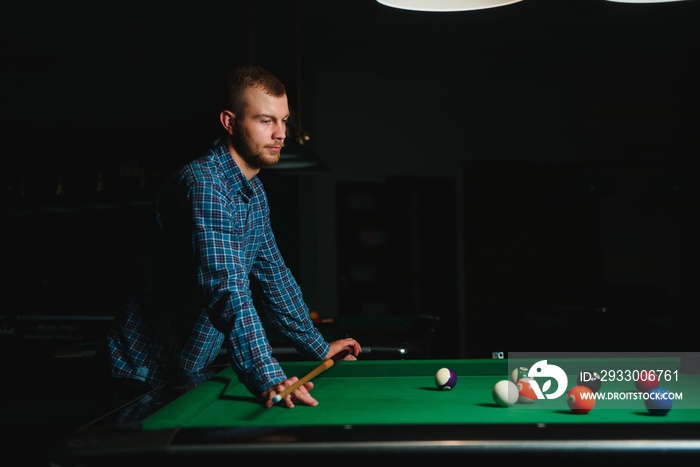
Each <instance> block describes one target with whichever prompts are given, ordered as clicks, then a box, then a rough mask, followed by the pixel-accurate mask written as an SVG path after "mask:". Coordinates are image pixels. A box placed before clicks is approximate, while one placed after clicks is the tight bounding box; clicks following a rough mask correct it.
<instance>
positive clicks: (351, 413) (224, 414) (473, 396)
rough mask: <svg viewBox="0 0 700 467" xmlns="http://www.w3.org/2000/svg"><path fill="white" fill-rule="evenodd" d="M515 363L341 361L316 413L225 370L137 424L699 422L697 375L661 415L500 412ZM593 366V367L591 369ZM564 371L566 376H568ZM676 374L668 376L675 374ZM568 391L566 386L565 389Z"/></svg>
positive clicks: (611, 406)
mask: <svg viewBox="0 0 700 467" xmlns="http://www.w3.org/2000/svg"><path fill="white" fill-rule="evenodd" d="M604 364H607V365H609V366H610V367H611V368H618V367H619V368H634V367H635V365H636V367H639V368H647V367H648V368H668V369H670V370H669V371H675V369H678V367H679V363H678V359H645V360H644V361H643V362H641V363H634V362H610V361H609V360H606V361H605V363H603V361H601V362H600V364H598V363H596V362H592V361H591V360H587V361H585V362H580V363H577V362H565V364H563V366H564V367H565V368H566V369H567V373H570V374H569V379H570V380H571V379H573V380H575V375H576V373H575V372H576V371H580V370H581V369H596V368H598V366H600V367H601V368H602V367H603V365H604ZM317 365H318V362H289V363H286V364H284V365H283V366H284V368H285V371H287V374H288V375H296V376H299V377H301V376H303V375H304V374H306V373H307V372H309V371H311V370H312V369H313V368H315V367H316V366H317ZM514 365H516V366H517V364H516V363H515V362H513V361H511V362H508V361H507V360H398V361H396V360H381V361H353V362H350V361H341V362H338V363H337V364H336V365H334V366H333V367H331V368H330V369H329V370H327V371H325V372H324V373H322V374H320V375H318V376H317V377H316V378H314V380H313V382H314V385H315V387H314V389H313V395H314V397H315V398H316V399H317V400H318V401H319V405H318V406H316V407H307V406H302V405H298V406H296V407H295V408H294V409H291V410H290V409H286V408H282V407H273V408H270V409H265V408H262V407H261V406H260V404H259V403H258V402H257V401H256V400H255V399H254V398H253V397H252V396H251V395H250V394H249V393H248V392H247V390H246V389H245V387H244V386H243V385H242V384H240V383H239V382H238V380H237V378H236V376H235V375H234V373H233V372H232V371H231V370H230V369H226V370H223V371H222V372H221V373H219V374H218V375H217V376H216V377H215V378H214V379H212V380H210V381H207V382H206V383H204V384H202V385H200V386H199V387H197V388H196V389H194V390H193V391H190V392H189V393H187V394H185V395H183V396H182V397H180V398H179V399H177V400H175V401H173V402H171V403H170V404H168V405H167V406H165V407H163V408H162V409H160V410H159V411H158V412H156V413H154V414H153V415H151V416H150V417H148V418H146V419H145V420H144V421H143V429H144V430H157V429H163V428H173V427H188V428H203V427H231V426H241V427H249V426H255V427H258V426H319V425H336V426H337V425H397V424H419V425H423V424H427V425H430V424H570V423H582V424H591V423H592V424H596V423H606V424H608V423H609V424H615V423H621V424H629V423H640V424H642V423H679V424H680V423H698V422H700V401H699V400H700V375H698V374H680V375H679V376H678V377H677V381H675V380H674V381H670V382H667V383H664V387H666V388H667V389H669V390H670V391H673V392H681V393H683V400H677V401H674V406H673V409H672V410H671V411H670V412H669V413H668V414H667V415H665V416H653V415H651V414H649V412H648V411H647V410H646V408H645V406H644V403H643V401H642V400H641V399H640V400H625V401H620V400H615V401H610V400H598V401H596V407H595V408H594V410H593V411H591V412H590V413H588V414H583V415H582V414H574V413H573V412H572V411H571V410H570V409H569V408H568V405H567V403H566V398H565V397H560V398H557V399H553V400H537V401H535V402H534V403H532V404H516V405H514V406H512V407H500V406H498V405H496V404H495V403H494V400H493V397H492V388H493V386H494V384H495V383H496V382H497V381H499V380H501V379H507V378H508V375H509V370H510V368H512V367H513V366H514ZM591 365H595V368H591ZM442 367H449V368H452V369H453V370H454V371H455V372H456V373H457V375H458V381H457V384H456V386H455V387H454V389H452V390H451V391H441V390H438V389H437V388H436V386H435V383H434V375H435V372H436V371H437V370H438V369H440V368H442ZM569 370H571V371H569ZM675 374H677V373H674V375H675ZM573 385H574V384H569V387H571V386H573ZM634 389H635V388H634V384H633V383H631V382H624V381H618V382H607V383H605V384H604V386H603V388H601V391H607V392H616V393H625V392H628V391H634Z"/></svg>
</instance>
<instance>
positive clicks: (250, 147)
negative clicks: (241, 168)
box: [231, 125, 280, 169]
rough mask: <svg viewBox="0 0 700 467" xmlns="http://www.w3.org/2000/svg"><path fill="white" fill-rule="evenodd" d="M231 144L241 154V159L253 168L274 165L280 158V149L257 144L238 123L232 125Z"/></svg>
mask: <svg viewBox="0 0 700 467" xmlns="http://www.w3.org/2000/svg"><path fill="white" fill-rule="evenodd" d="M231 145H232V146H233V148H234V149H235V150H236V152H237V153H238V155H239V156H241V159H243V160H244V161H245V163H246V164H248V166H250V167H251V168H254V169H261V168H263V167H268V166H271V165H275V164H277V163H278V162H279V160H280V151H277V150H275V151H272V150H271V149H269V148H267V147H265V146H260V145H258V144H257V143H255V141H254V140H253V139H252V138H251V137H250V136H249V135H248V133H246V132H245V130H244V129H243V128H242V127H241V126H240V125H235V126H234V127H233V134H232V135H231Z"/></svg>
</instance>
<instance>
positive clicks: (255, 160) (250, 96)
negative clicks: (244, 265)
mask: <svg viewBox="0 0 700 467" xmlns="http://www.w3.org/2000/svg"><path fill="white" fill-rule="evenodd" d="M246 100H247V102H248V106H247V107H246V110H245V115H242V116H239V115H237V116H236V122H235V124H234V125H233V133H232V135H231V142H232V144H233V147H234V148H235V149H236V152H237V153H238V154H239V155H240V156H241V158H242V159H243V160H244V161H245V162H246V164H248V165H249V166H250V167H251V168H255V169H259V168H262V167H265V166H269V165H275V164H276V163H277V162H279V158H280V151H281V150H282V146H283V145H284V138H285V136H286V131H287V120H288V119H289V104H288V102H287V96H286V95H284V96H282V97H274V96H270V95H269V94H266V93H265V92H263V91H262V90H260V89H258V88H249V89H248V91H247V92H246Z"/></svg>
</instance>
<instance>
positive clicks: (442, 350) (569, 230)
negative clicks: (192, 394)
mask: <svg viewBox="0 0 700 467" xmlns="http://www.w3.org/2000/svg"><path fill="white" fill-rule="evenodd" d="M699 19H700V5H699V2H697V1H694V0H691V1H685V2H672V3H668V4H660V5H628V4H620V3H611V2H605V1H601V0H599V1H594V0H566V1H562V0H524V1H523V2H520V3H517V4H514V5H510V6H506V7H500V8H495V9H491V10H481V11H474V12H460V13H448V14H446V13H420V12H407V11H401V10H393V9H390V8H387V7H383V6H381V5H379V4H377V3H376V2H374V1H373V0H351V1H350V0H348V1H333V2H329V1H322V0H301V1H299V2H290V1H283V0H280V1H277V0H272V1H265V2H258V1H227V2H221V1H215V0H210V1H205V0H200V1H198V2H185V3H179V4H178V3H173V2H129V1H117V2H107V3H105V2H87V1H70V2H38V3H37V2H25V3H13V4H11V5H9V6H5V7H4V9H3V15H2V16H1V17H0V76H1V77H2V78H1V79H2V86H0V102H1V105H0V128H2V135H1V136H2V139H1V140H0V141H1V143H2V145H1V146H0V147H1V148H2V154H3V169H2V182H3V187H4V199H3V206H4V210H3V218H4V224H3V225H4V226H3V244H2V248H3V259H4V261H3V264H4V265H5V276H4V277H5V279H4V281H3V289H2V294H3V302H4V304H3V305H2V319H3V321H2V323H1V329H2V332H3V337H4V339H3V355H6V356H9V357H10V358H8V359H7V360H9V362H4V363H3V364H4V365H5V366H6V367H7V368H9V369H10V370H11V371H9V373H11V374H14V375H16V379H17V380H18V381H19V380H23V384H21V385H17V386H11V388H13V387H14V388H15V391H16V392H17V393H21V394H20V397H21V398H22V397H23V398H26V399H31V398H33V402H32V403H31V404H30V407H31V410H27V407H26V406H23V405H21V404H20V405H17V409H16V412H17V413H16V414H14V413H10V414H9V415H8V417H9V418H8V419H7V420H9V421H8V422H7V423H9V424H10V425H13V426H15V428H16V425H22V424H23V423H25V420H26V414H27V413H28V412H32V411H35V412H36V413H43V414H44V415H45V418H44V421H45V426H44V428H45V429H46V430H47V431H50V432H51V434H53V433H54V430H53V429H52V426H50V425H53V424H55V425H56V426H58V427H59V428H66V427H68V426H71V425H73V424H77V423H78V422H80V421H82V418H83V417H85V416H86V415H87V414H86V413H85V409H84V408H85V404H84V402H85V398H89V397H90V395H89V387H85V386H84V385H80V384H71V385H68V386H62V387H63V392H62V391H60V390H59V389H60V388H56V387H54V388H53V389H52V393H51V394H50V395H47V394H46V391H44V389H42V388H45V384H46V381H45V380H46V378H50V379H58V378H62V377H63V378H64V379H65V375H73V376H74V375H75V373H76V372H85V371H86V369H85V368H84V367H80V368H77V369H75V368H67V367H66V366H58V367H55V368H53V369H51V368H47V367H45V366H43V365H44V362H45V360H34V359H32V357H33V356H35V352H33V351H32V349H36V348H41V349H46V348H47V347H48V348H55V347H57V346H61V347H62V346H66V345H67V346H69V347H70V348H71V349H72V351H73V352H77V353H78V354H81V352H87V353H86V354H89V352H88V351H89V348H90V346H91V345H92V344H94V342H95V341H96V340H97V339H99V338H100V333H99V332H100V330H101V327H100V326H97V328H96V329H93V328H88V327H85V326H82V325H81V324H80V323H81V322H82V321H83V320H86V319H91V320H92V319H93V318H98V320H97V322H98V323H102V324H104V323H105V322H106V320H108V319H109V317H110V316H111V315H113V313H114V312H116V311H117V310H118V309H119V308H120V307H121V304H122V302H123V299H124V295H125V292H126V287H127V285H128V278H129V274H130V270H131V267H132V264H133V260H134V257H135V254H136V251H137V248H138V244H139V241H140V236H141V232H142V226H143V220H144V216H145V207H144V203H145V202H147V200H148V199H149V197H150V194H151V193H152V190H153V189H154V188H155V187H156V186H157V184H158V182H159V180H160V179H161V178H162V177H163V176H164V175H165V174H167V173H169V172H170V171H172V170H173V169H174V168H176V167H177V166H179V165H181V164H182V163H184V162H186V161H188V160H190V159H192V158H193V157H196V156H198V155H200V154H201V153H202V151H204V150H205V149H206V148H207V147H208V146H209V144H210V143H211V141H213V139H214V138H216V137H217V136H218V127H217V122H216V112H217V110H218V109H217V108H216V102H215V87H214V85H213V83H215V82H216V81H217V80H218V78H219V76H220V74H221V72H222V71H223V70H224V69H225V68H227V67H228V66H230V65H232V64H237V63H244V62H249V61H254V62H257V63H259V64H261V65H264V66H266V67H268V68H270V69H272V70H273V71H275V72H277V73H278V74H279V75H280V76H281V77H282V78H283V79H284V80H285V81H286V82H287V83H288V84H289V89H288V90H289V95H290V103H291V105H292V110H293V119H294V120H295V123H297V124H299V123H302V124H303V128H304V129H306V130H307V131H308V132H309V133H310V134H311V136H312V143H313V149H314V151H315V153H316V155H317V157H318V158H319V160H320V161H322V162H323V164H324V165H325V166H327V167H328V168H329V170H328V171H322V172H314V173H305V174H281V173H279V172H274V173H273V172H268V171H266V172H264V173H263V174H261V177H262V178H263V180H264V182H265V184H266V187H267V189H268V192H269V195H270V203H271V206H272V210H273V223H274V228H275V230H276V233H277V237H278V238H279V241H280V246H281V248H282V250H283V252H284V254H285V256H286V258H287V260H288V262H289V265H290V267H291V268H292V270H293V271H294V273H295V275H296V276H297V277H298V279H299V281H300V283H301V284H302V287H303V289H304V292H305V297H306V299H307V302H308V303H309V306H310V307H311V308H312V309H313V310H317V311H318V312H319V313H321V314H322V315H325V316H335V317H343V316H369V317H377V318H381V317H383V316H407V317H411V316H418V315H422V314H428V315H431V316H436V317H438V318H440V323H441V327H440V329H439V333H438V339H437V345H436V347H435V354H434V355H435V356H447V357H470V358H471V357H478V358H481V357H486V358H489V357H490V355H491V352H493V351H505V352H507V351H535V350H542V351H548V350H551V351H555V350H567V351H581V350H608V351H646V350H652V351H694V350H697V349H695V348H694V347H695V345H694V339H693V337H694V336H691V335H690V329H692V328H691V326H690V325H689V323H690V319H691V316H692V314H693V312H694V311H696V310H697V309H698V307H697V305H698V296H697V293H696V292H695V289H696V283H697V278H698V277H697V275H698V274H697V270H698V266H697V265H698V248H697V238H698V232H697V227H696V224H697V222H696V221H695V215H696V213H697V212H698V210H697V208H698V205H697V183H698V174H697V168H696V165H697V164H696V159H697V157H698V154H699V150H700V148H699V140H698V136H697V135H698V125H699V123H700V121H699V117H698V115H700V112H698V110H699V103H700V102H699V96H698V86H697V83H698V82H700V76H699V72H700V68H699V62H700V56H699V55H700V52H699V50H698V44H700V37H699V36H700V30H699V29H698V28H697V24H698V20H699ZM302 96H303V99H302ZM302 104H303V105H302ZM300 111H301V112H300ZM300 113H301V115H300ZM302 115H303V119H302V118H301V116H302ZM302 120H303V121H302ZM47 316H48V317H54V318H56V319H54V320H50V319H49V320H46V319H43V318H45V317H47ZM65 317H68V318H70V319H65V320H58V318H65ZM62 361H64V362H68V361H69V360H62ZM70 361H71V362H72V361H73V360H70ZM65 365H72V363H66V364H65ZM38 367H43V368H44V370H45V371H52V372H55V374H53V373H42V372H37V371H36V370H37V369H38ZM57 399H58V400H59V401H58V403H57ZM71 401H74V403H72V402H71ZM42 403H43V404H44V405H46V406H51V407H52V410H51V411H44V410H43V405H42ZM23 407H24V408H23ZM58 407H60V408H61V410H62V411H57V408H58ZM48 413H51V414H54V415H53V416H51V417H49V416H47V415H46V414H48ZM24 429H25V430H24V431H22V430H21V429H20V430H18V433H20V434H21V433H24V432H26V433H27V434H28V435H32V436H38V435H37V427H36V426H25V427H24ZM39 435H40V434H39Z"/></svg>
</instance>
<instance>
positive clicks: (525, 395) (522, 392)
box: [515, 378, 537, 404]
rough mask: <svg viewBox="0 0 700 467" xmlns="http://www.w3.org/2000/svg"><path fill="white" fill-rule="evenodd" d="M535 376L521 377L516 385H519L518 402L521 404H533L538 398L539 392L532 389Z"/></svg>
mask: <svg viewBox="0 0 700 467" xmlns="http://www.w3.org/2000/svg"><path fill="white" fill-rule="evenodd" d="M532 381H534V379H533V378H521V379H519V380H518V382H517V383H515V385H516V386H517V387H518V402H519V403H521V404H532V403H533V402H535V401H536V400H537V393H535V390H534V389H532V384H531V383H532Z"/></svg>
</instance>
